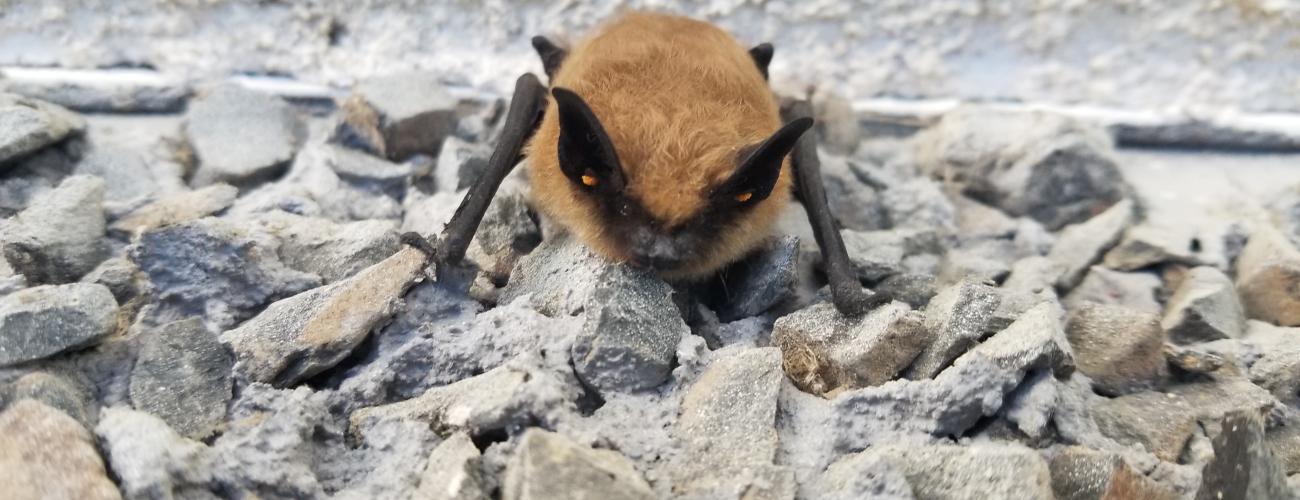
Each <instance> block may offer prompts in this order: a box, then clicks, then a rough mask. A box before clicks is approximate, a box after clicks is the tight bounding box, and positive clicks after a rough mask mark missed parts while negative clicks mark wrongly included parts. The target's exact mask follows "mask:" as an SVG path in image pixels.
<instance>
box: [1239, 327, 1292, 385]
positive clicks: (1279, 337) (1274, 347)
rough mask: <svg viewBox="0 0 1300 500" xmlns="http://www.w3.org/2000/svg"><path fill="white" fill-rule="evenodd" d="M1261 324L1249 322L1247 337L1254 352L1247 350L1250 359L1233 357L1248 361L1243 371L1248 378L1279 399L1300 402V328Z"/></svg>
mask: <svg viewBox="0 0 1300 500" xmlns="http://www.w3.org/2000/svg"><path fill="white" fill-rule="evenodd" d="M1261 326H1263V325H1252V327H1251V329H1252V331H1251V334H1250V336H1248V337H1247V339H1248V341H1249V342H1250V345H1252V346H1253V347H1256V348H1257V350H1258V352H1256V353H1251V354H1252V355H1251V356H1250V358H1251V359H1236V360H1235V361H1237V362H1238V363H1239V364H1241V365H1249V369H1246V370H1244V373H1245V374H1246V375H1247V376H1249V377H1250V380H1251V382H1254V383H1255V385H1258V386H1260V387H1262V388H1264V389H1266V390H1268V391H1269V392H1270V393H1272V394H1273V396H1274V397H1277V398H1278V400H1279V401H1281V402H1283V403H1287V404H1296V403H1300V328H1278V327H1272V328H1267V327H1264V328H1261ZM1269 326H1271V325H1269ZM1269 337H1272V338H1269Z"/></svg>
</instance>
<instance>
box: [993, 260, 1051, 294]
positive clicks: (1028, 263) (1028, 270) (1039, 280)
mask: <svg viewBox="0 0 1300 500" xmlns="http://www.w3.org/2000/svg"><path fill="white" fill-rule="evenodd" d="M1060 276H1061V267H1060V265H1059V264H1057V263H1056V261H1053V260H1052V259H1049V258H1047V257H1043V256H1033V257H1025V258H1023V259H1020V260H1018V261H1016V262H1015V263H1014V264H1012V265H1011V274H1009V275H1008V276H1007V279H1006V281H1004V282H1002V288H1005V289H1007V290H1014V291H1021V292H1033V293H1037V292H1039V291H1042V290H1046V289H1050V288H1052V287H1053V286H1055V284H1056V279H1057V278H1059V277H1060Z"/></svg>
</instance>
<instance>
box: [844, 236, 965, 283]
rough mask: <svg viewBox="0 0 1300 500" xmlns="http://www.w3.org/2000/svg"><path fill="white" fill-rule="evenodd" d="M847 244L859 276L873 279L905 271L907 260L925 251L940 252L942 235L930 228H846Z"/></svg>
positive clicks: (846, 247) (850, 257) (845, 238)
mask: <svg viewBox="0 0 1300 500" xmlns="http://www.w3.org/2000/svg"><path fill="white" fill-rule="evenodd" d="M840 235H841V236H842V237H843V238H844V247H845V249H846V250H847V251H848V253H849V260H851V261H852V262H853V268H854V270H855V271H857V275H858V278H859V279H862V280H865V281H868V282H872V281H879V280H881V279H884V278H887V277H889V276H892V275H895V274H899V273H902V272H904V270H905V269H904V267H903V259H904V258H906V257H910V256H915V255H921V254H939V253H941V251H942V248H941V246H940V244H939V238H938V234H937V233H935V232H934V231H933V230H926V229H896V230H889V231H852V230H847V229H846V230H842V231H840Z"/></svg>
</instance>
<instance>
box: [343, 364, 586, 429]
mask: <svg viewBox="0 0 1300 500" xmlns="http://www.w3.org/2000/svg"><path fill="white" fill-rule="evenodd" d="M542 365H543V363H542V360H541V359H538V358H537V357H536V356H535V355H532V354H524V355H521V356H519V357H517V358H515V359H513V360H511V361H510V362H508V363H506V364H504V365H501V366H498V367H496V368H493V369H492V370H489V371H488V372H487V373H484V374H482V375H478V376H475V377H471V378H467V379H465V380H461V381H459V382H456V383H453V384H450V385H445V386H441V387H434V388H432V389H429V390H428V391H425V393H424V394H422V395H420V396H418V397H415V398H413V399H408V400H406V401H400V402H397V403H392V404H387V405H382V406H374V407H370V408H363V409H360V410H357V411H355V412H353V413H352V416H351V426H352V429H354V431H355V430H359V429H364V428H367V427H371V426H374V425H377V424H379V423H382V422H385V421H393V420H403V421H415V422H421V423H424V424H427V425H428V426H429V427H430V428H431V429H433V430H434V432H436V433H438V434H441V435H445V434H449V433H453V432H458V431H466V432H469V433H470V434H471V435H475V436H477V435H481V434H483V433H486V432H491V431H498V430H501V429H504V428H506V427H509V426H515V425H541V426H543V427H550V426H553V424H554V422H555V421H556V420H557V419H561V418H564V417H565V416H567V415H569V414H570V413H571V412H574V411H576V407H575V405H574V401H576V400H577V399H578V396H579V395H580V393H581V389H580V388H579V387H577V381H576V380H571V379H572V376H567V377H566V375H567V374H565V373H555V372H554V371H553V370H551V369H549V368H546V367H544V366H542Z"/></svg>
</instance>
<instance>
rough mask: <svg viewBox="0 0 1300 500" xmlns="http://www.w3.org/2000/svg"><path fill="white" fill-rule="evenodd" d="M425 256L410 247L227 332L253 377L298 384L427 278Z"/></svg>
mask: <svg viewBox="0 0 1300 500" xmlns="http://www.w3.org/2000/svg"><path fill="white" fill-rule="evenodd" d="M425 266H426V261H425V256H424V254H423V253H421V252H420V251H419V250H416V249H413V248H406V249H404V250H402V251H400V252H398V253H397V254H394V255H393V256H392V257H389V258H387V259H385V260H383V261H382V262H380V263H378V264H375V265H373V266H370V267H368V268H366V269H365V270H363V271H361V272H360V273H358V274H357V275H355V276H353V277H351V278H348V279H346V280H343V281H340V282H337V283H334V284H332V285H327V286H323V287H319V288H315V289H312V290H308V291H306V292H303V293H300V294H298V295H295V296H293V297H290V298H287V299H284V300H280V301H278V302H275V303H274V304H271V306H270V307H268V308H266V310H265V311H263V312H262V313H261V314H258V315H257V317H255V318H253V319H251V320H249V321H247V322H245V323H244V324H242V325H240V326H239V327H238V328H235V329H233V330H228V331H226V332H225V333H222V334H221V341H222V342H224V343H226V344H227V345H229V346H230V348H231V350H233V351H234V353H235V357H236V359H237V364H236V366H235V371H236V373H237V374H238V375H239V376H240V377H242V378H244V379H247V380H251V381H257V382H266V383H271V384H272V385H274V386H276V387H286V386H290V385H293V384H295V383H297V382H299V381H301V380H303V379H306V378H308V377H311V376H312V375H315V374H317V373H320V372H322V371H324V370H327V369H329V368H330V367H333V366H334V365H336V364H338V362H340V361H342V360H343V359H344V358H346V357H347V356H348V355H349V354H351V353H352V350H353V349H355V348H356V347H357V345H359V344H360V343H361V342H362V341H363V340H365V339H366V337H367V336H369V335H370V331H371V329H372V328H374V327H375V326H376V325H378V324H380V323H381V322H383V321H385V320H386V319H388V318H390V317H392V314H393V313H394V312H395V304H396V303H397V301H398V300H399V299H400V298H401V297H402V295H403V294H405V293H406V290H407V289H409V288H410V287H411V286H412V285H413V284H414V283H415V281H416V280H418V279H420V278H421V277H423V276H424V269H425Z"/></svg>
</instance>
